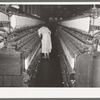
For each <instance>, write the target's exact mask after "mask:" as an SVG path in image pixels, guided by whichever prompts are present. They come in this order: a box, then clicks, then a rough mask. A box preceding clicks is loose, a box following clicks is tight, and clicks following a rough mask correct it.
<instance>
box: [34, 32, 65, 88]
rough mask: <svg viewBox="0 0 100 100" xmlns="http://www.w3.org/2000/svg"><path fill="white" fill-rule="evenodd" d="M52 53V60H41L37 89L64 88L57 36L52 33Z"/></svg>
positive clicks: (36, 83)
mask: <svg viewBox="0 0 100 100" xmlns="http://www.w3.org/2000/svg"><path fill="white" fill-rule="evenodd" d="M51 39H52V48H53V49H52V52H51V54H50V59H43V58H42V60H41V63H40V66H39V67H38V68H39V69H38V72H37V73H38V74H37V78H36V82H35V87H63V84H62V81H63V80H62V75H61V68H60V61H59V56H58V51H57V44H56V38H55V35H54V34H53V33H52V37H51Z"/></svg>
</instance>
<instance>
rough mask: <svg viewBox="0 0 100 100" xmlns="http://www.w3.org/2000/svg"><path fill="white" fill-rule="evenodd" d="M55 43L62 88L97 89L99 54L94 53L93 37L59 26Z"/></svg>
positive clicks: (99, 66) (99, 82)
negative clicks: (57, 51)
mask: <svg viewBox="0 0 100 100" xmlns="http://www.w3.org/2000/svg"><path fill="white" fill-rule="evenodd" d="M57 42H58V49H59V56H60V63H61V70H62V76H63V81H64V86H67V87H99V86H100V79H99V73H100V72H99V71H100V63H99V60H100V53H99V52H94V48H93V47H94V46H93V45H94V44H93V36H91V35H88V34H87V33H85V32H83V31H81V30H78V29H75V28H69V27H66V26H61V25H59V26H58V28H57Z"/></svg>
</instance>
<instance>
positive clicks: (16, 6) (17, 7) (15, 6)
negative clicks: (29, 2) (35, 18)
mask: <svg viewBox="0 0 100 100" xmlns="http://www.w3.org/2000/svg"><path fill="white" fill-rule="evenodd" d="M11 7H12V8H16V9H19V8H20V7H19V6H18V5H11Z"/></svg>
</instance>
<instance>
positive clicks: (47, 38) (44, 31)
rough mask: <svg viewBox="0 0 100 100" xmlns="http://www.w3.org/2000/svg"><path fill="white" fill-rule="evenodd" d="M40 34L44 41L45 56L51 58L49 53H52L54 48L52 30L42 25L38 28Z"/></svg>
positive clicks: (43, 50)
mask: <svg viewBox="0 0 100 100" xmlns="http://www.w3.org/2000/svg"><path fill="white" fill-rule="evenodd" d="M38 35H39V36H40V37H41V36H42V39H41V42H42V53H43V54H44V58H49V53H51V49H52V43H51V31H50V30H49V29H48V28H47V27H45V26H42V27H41V28H40V29H39V30H38Z"/></svg>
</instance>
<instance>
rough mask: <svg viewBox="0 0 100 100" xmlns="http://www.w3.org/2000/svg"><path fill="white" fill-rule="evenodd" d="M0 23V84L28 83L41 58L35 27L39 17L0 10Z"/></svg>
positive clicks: (38, 26) (17, 84)
mask: <svg viewBox="0 0 100 100" xmlns="http://www.w3.org/2000/svg"><path fill="white" fill-rule="evenodd" d="M0 24H1V26H0V38H1V44H0V48H1V49H0V86H2V87H24V86H25V87H27V86H30V80H31V78H32V77H34V78H35V76H36V73H37V68H38V65H39V62H40V59H41V48H40V47H41V40H40V38H39V36H38V33H37V30H38V28H40V27H41V26H42V25H43V21H42V20H40V19H38V18H35V17H30V16H26V15H22V14H15V13H12V15H10V16H9V15H8V14H5V13H3V12H0ZM33 83H34V82H33ZM32 85H33V84H32Z"/></svg>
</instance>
